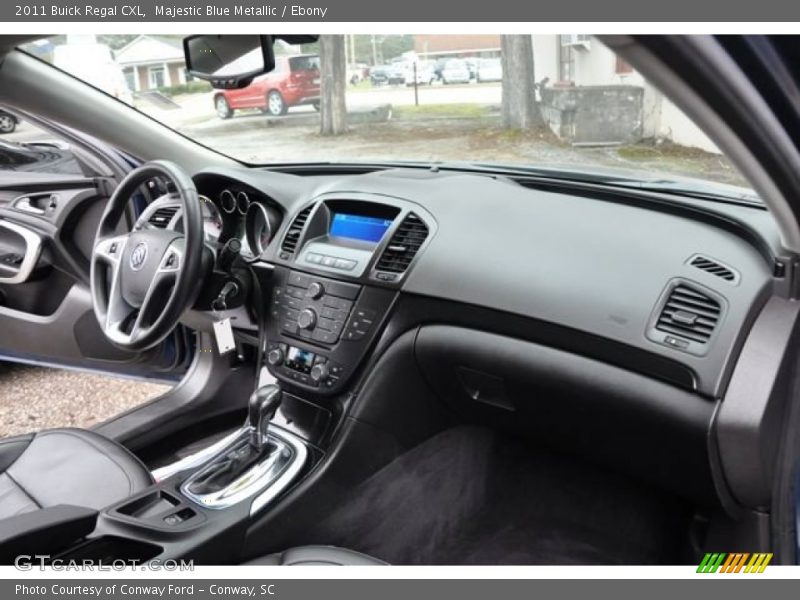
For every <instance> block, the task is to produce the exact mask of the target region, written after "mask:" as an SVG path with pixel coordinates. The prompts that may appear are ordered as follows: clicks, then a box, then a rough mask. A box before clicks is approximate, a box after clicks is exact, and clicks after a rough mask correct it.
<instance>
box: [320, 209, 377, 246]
mask: <svg viewBox="0 0 800 600" xmlns="http://www.w3.org/2000/svg"><path fill="white" fill-rule="evenodd" d="M391 224H392V219H382V218H380V217H365V216H362V215H352V214H348V213H334V215H333V220H332V221H331V230H330V234H331V235H333V236H336V237H343V238H350V239H353V240H360V241H362V242H379V241H380V240H381V238H382V237H383V234H384V233H386V230H387V229H389V226H390V225H391Z"/></svg>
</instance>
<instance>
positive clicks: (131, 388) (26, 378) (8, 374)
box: [0, 362, 170, 437]
mask: <svg viewBox="0 0 800 600" xmlns="http://www.w3.org/2000/svg"><path fill="white" fill-rule="evenodd" d="M169 389H170V388H169V386H167V385H162V384H156V383H149V382H141V381H135V380H130V379H120V378H116V377H108V376H105V375H97V374H94V373H80V372H77V371H66V370H63V369H48V368H41V367H29V366H22V365H12V364H9V363H2V362H0V437H6V436H10V435H17V434H20V433H27V432H30V431H36V430H39V429H47V428H50V427H84V428H88V427H92V426H94V425H97V424H98V423H102V422H103V421H106V420H108V419H110V418H111V417H113V416H115V415H118V414H120V413H122V412H124V411H126V410H129V409H131V408H134V407H136V406H138V405H140V404H143V403H145V402H147V401H148V400H151V399H153V398H156V397H157V396H160V395H161V394H163V393H165V392H166V391H167V390H169Z"/></svg>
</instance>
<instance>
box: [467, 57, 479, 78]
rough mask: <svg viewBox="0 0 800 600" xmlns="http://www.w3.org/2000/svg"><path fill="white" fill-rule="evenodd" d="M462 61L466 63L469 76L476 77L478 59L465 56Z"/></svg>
mask: <svg viewBox="0 0 800 600" xmlns="http://www.w3.org/2000/svg"><path fill="white" fill-rule="evenodd" d="M464 62H465V63H467V69H469V78H470V79H476V78H477V76H478V59H477V58H465V59H464Z"/></svg>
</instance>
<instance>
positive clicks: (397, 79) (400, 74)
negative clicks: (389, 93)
mask: <svg viewBox="0 0 800 600" xmlns="http://www.w3.org/2000/svg"><path fill="white" fill-rule="evenodd" d="M386 77H387V80H388V83H389V85H403V84H404V83H405V82H406V68H405V64H404V63H393V64H391V65H389V68H388V69H387V71H386Z"/></svg>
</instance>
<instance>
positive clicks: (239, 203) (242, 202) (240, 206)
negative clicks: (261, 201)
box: [236, 192, 250, 216]
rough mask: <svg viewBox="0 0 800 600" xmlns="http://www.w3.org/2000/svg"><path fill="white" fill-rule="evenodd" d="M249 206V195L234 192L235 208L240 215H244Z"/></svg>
mask: <svg viewBox="0 0 800 600" xmlns="http://www.w3.org/2000/svg"><path fill="white" fill-rule="evenodd" d="M249 208H250V196H248V195H247V194H245V193H244V192H239V193H238V194H236V209H237V210H238V211H239V214H240V215H242V216H244V215H246V214H247V211H248V209H249Z"/></svg>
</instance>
